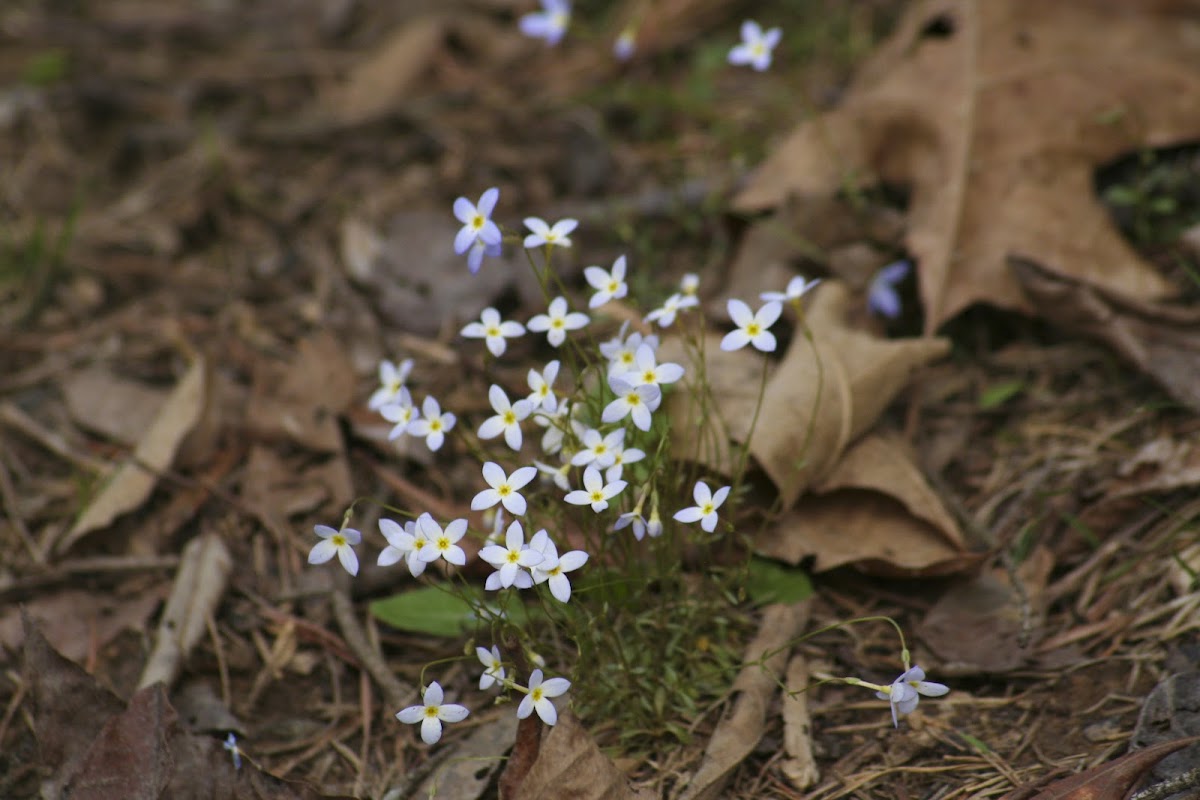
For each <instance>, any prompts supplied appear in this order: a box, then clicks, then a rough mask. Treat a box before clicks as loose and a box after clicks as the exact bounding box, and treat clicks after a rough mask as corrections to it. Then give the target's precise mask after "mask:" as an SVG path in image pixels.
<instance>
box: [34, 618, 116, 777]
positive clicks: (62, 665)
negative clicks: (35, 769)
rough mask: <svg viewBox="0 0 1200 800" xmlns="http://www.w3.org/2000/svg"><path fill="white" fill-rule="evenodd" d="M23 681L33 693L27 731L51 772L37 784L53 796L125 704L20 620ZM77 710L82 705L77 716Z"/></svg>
mask: <svg viewBox="0 0 1200 800" xmlns="http://www.w3.org/2000/svg"><path fill="white" fill-rule="evenodd" d="M24 625H25V648H24V652H23V656H24V658H23V661H24V665H23V666H24V679H25V681H26V685H28V686H29V687H30V694H31V695H32V697H33V732H34V735H35V736H36V737H37V742H38V756H39V761H40V762H41V765H42V766H43V767H45V768H46V769H47V770H49V772H50V773H51V776H52V777H50V778H49V779H48V780H47V781H46V782H45V783H44V784H43V786H42V794H43V796H44V797H47V798H57V797H59V796H60V795H61V793H62V789H63V787H64V786H66V784H67V783H68V782H69V781H70V780H71V779H72V778H73V777H74V776H75V773H76V772H77V771H78V770H79V767H80V765H81V764H82V763H83V760H84V758H85V757H86V756H87V752H88V749H89V748H90V747H91V746H92V742H93V741H95V738H96V735H97V734H98V733H99V732H100V729H101V728H102V727H103V726H104V723H105V721H106V720H107V719H108V718H109V717H111V716H112V715H114V714H118V713H120V712H121V710H122V709H123V708H124V707H125V706H124V703H122V702H121V701H120V700H119V699H118V698H117V696H116V695H114V694H113V693H112V692H110V691H108V690H106V689H104V688H102V687H100V686H99V685H98V684H97V683H96V679H95V678H93V677H92V676H91V675H89V674H87V672H85V671H84V669H83V667H81V666H79V665H78V664H76V663H75V662H73V661H71V660H69V659H66V658H64V657H63V656H62V655H61V654H59V653H58V651H56V650H55V649H54V648H53V647H51V646H50V643H49V642H48V641H46V637H45V636H43V635H42V632H41V630H40V629H39V627H38V625H37V624H36V623H35V622H34V621H33V620H32V619H31V618H30V617H28V616H26V617H25V618H24ZM80 709H87V713H86V714H81V713H79V712H80Z"/></svg>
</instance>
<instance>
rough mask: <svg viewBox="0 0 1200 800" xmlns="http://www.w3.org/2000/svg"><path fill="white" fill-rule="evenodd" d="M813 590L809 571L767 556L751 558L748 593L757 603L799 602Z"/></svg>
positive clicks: (747, 584)
mask: <svg viewBox="0 0 1200 800" xmlns="http://www.w3.org/2000/svg"><path fill="white" fill-rule="evenodd" d="M812 592H813V587H812V581H810V580H809V579H808V573H807V572H805V571H804V570H802V569H799V568H798V567H789V566H786V565H784V564H780V563H779V562H778V561H772V560H770V559H767V558H759V557H758V556H755V557H754V558H752V559H750V576H749V580H748V581H747V582H746V593H747V594H749V595H750V599H751V600H753V601H754V602H755V603H759V604H762V603H798V602H800V601H801V600H804V599H806V598H807V597H809V596H810V595H811V594H812Z"/></svg>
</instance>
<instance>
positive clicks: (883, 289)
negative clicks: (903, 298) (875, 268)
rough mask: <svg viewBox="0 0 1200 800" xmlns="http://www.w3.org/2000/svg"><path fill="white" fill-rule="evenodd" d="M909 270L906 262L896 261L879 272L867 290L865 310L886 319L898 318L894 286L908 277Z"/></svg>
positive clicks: (898, 309)
mask: <svg viewBox="0 0 1200 800" xmlns="http://www.w3.org/2000/svg"><path fill="white" fill-rule="evenodd" d="M910 269H912V265H911V264H909V263H908V262H907V261H897V262H895V263H892V264H888V265H887V266H886V267H884V268H883V269H881V270H879V272H878V273H876V275H875V278H874V280H872V281H871V288H870V289H868V290H867V308H869V309H870V310H871V311H874V312H875V313H876V314H879V315H880V316H883V317H887V318H888V319H895V318H896V317H898V316H900V311H901V310H902V309H901V307H900V293H899V292H897V291H896V284H898V283H900V281H902V280H904V279H905V278H907V277H908V272H909V270H910Z"/></svg>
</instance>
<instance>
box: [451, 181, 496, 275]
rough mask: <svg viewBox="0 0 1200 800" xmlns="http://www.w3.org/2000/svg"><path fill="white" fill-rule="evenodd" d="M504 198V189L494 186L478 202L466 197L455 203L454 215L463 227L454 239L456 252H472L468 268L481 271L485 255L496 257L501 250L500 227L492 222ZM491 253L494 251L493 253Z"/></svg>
mask: <svg viewBox="0 0 1200 800" xmlns="http://www.w3.org/2000/svg"><path fill="white" fill-rule="evenodd" d="M499 199H500V190H499V189H497V188H496V187H494V186H493V187H492V188H490V189H488V190H487V191H485V192H484V193H483V194H482V195H480V196H479V202H478V203H472V202H471V201H470V200H468V199H467V198H465V197H460V198H458V199H457V200H455V201H454V216H456V217H458V221H459V222H461V223H462V224H463V226H462V228H460V229H459V231H458V234H457V235H455V237H454V252H456V253H458V254H459V255H460V256H461V255H462V254H463V253H466V252H467V251H470V253H469V255H468V256H467V266H468V267H470V269H471V272H478V271H479V265H480V264H481V263H482V262H483V257H484V256H485V255H494V254H496V253H497V252H498V250H499V247H500V239H501V236H500V227H499V226H498V225H496V223H494V222H492V211H494V210H495V208H496V201H497V200H499ZM489 250H491V252H489Z"/></svg>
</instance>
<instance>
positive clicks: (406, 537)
mask: <svg viewBox="0 0 1200 800" xmlns="http://www.w3.org/2000/svg"><path fill="white" fill-rule="evenodd" d="M379 532H380V533H382V534H383V538H385V539H387V543H388V546H387V547H385V548H383V550H381V551H380V553H379V561H378V564H379V566H381V567H390V566H391V565H392V564H395V563H396V562H397V561H399V560H400V559H402V558H403V559H404V563H405V564H406V565H407V566H408V571H409V572H410V573H411V574H412V576H413V577H414V578H416V577H418V576H419V575H421V573H423V572H424V571H425V567H426V566H428V564H429V562H427V561H425V560H424V559H422V558H421V556H420V552H421V549H422V548H423V547H425V545H426V544H427V541H426V539H425V534H423V533H421V532H420V531H419V530H418V529H417V523H416V522H414V521H413V520H411V519H410V520H409V521H407V522H405V523H404V527H403V528H401V527H400V524H399V523H398V522H396V521H394V520H390V519H381V520H379Z"/></svg>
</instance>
